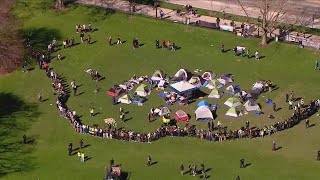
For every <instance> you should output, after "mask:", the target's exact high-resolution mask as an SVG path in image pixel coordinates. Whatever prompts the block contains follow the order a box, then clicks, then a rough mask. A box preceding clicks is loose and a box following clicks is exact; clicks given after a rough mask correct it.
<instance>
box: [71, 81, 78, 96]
mask: <svg viewBox="0 0 320 180" xmlns="http://www.w3.org/2000/svg"><path fill="white" fill-rule="evenodd" d="M71 87H72V89H73V97H76V96H77V89H78V86H77V85H76V81H75V80H73V81H71Z"/></svg>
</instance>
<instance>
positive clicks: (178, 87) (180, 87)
mask: <svg viewBox="0 0 320 180" xmlns="http://www.w3.org/2000/svg"><path fill="white" fill-rule="evenodd" d="M169 87H170V88H171V89H172V90H173V91H174V92H176V93H177V94H179V95H181V94H186V93H189V92H192V91H194V90H196V89H197V87H195V86H194V85H192V84H190V83H188V82H186V81H180V82H177V83H174V84H171V85H170V86H169Z"/></svg>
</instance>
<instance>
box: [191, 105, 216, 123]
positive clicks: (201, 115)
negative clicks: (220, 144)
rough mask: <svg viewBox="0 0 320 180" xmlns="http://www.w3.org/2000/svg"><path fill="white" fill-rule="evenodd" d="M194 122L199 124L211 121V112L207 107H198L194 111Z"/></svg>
mask: <svg viewBox="0 0 320 180" xmlns="http://www.w3.org/2000/svg"><path fill="white" fill-rule="evenodd" d="M195 114H196V120H197V121H199V122H209V121H211V120H213V115H212V112H211V111H210V109H209V107H208V106H200V107H198V108H197V109H196V111H195Z"/></svg>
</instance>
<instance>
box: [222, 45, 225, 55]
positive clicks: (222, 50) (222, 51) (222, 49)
mask: <svg viewBox="0 0 320 180" xmlns="http://www.w3.org/2000/svg"><path fill="white" fill-rule="evenodd" d="M221 52H222V53H224V52H225V51H224V44H222V45H221Z"/></svg>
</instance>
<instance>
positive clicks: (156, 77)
mask: <svg viewBox="0 0 320 180" xmlns="http://www.w3.org/2000/svg"><path fill="white" fill-rule="evenodd" d="M163 78H164V74H163V72H162V71H161V70H156V71H155V72H154V74H153V75H152V76H151V80H152V81H160V80H162V79H163Z"/></svg>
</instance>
